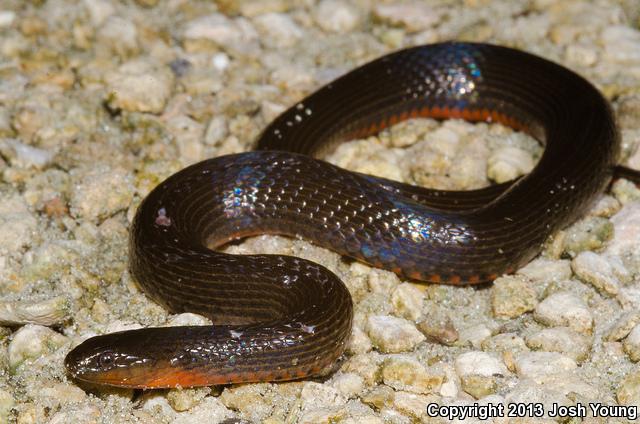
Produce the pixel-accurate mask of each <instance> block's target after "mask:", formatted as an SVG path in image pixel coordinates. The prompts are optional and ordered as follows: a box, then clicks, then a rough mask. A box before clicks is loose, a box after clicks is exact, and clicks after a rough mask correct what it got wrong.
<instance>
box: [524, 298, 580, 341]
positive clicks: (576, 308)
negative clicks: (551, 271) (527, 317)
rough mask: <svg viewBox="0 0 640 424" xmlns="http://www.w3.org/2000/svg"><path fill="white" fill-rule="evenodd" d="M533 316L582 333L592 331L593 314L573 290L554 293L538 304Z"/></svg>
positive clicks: (552, 324) (547, 323) (543, 321)
mask: <svg viewBox="0 0 640 424" xmlns="http://www.w3.org/2000/svg"><path fill="white" fill-rule="evenodd" d="M533 317H534V318H535V320H536V321H538V322H540V323H542V324H545V325H548V326H568V327H569V328H571V329H573V330H575V331H578V332H580V333H586V334H589V333H591V331H592V329H593V316H592V315H591V311H590V310H589V308H588V306H587V305H586V304H585V303H584V301H583V300H582V299H580V298H579V297H578V296H576V295H575V294H573V293H571V292H557V293H553V294H552V295H550V296H549V297H547V298H546V299H544V300H543V301H542V302H540V303H539V304H538V306H536V309H535V312H534V314H533Z"/></svg>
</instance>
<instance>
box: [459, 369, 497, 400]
mask: <svg viewBox="0 0 640 424" xmlns="http://www.w3.org/2000/svg"><path fill="white" fill-rule="evenodd" d="M460 385H461V387H462V390H464V391H465V392H466V393H468V394H470V395H471V396H473V397H474V398H476V399H480V398H482V397H485V396H489V395H492V394H494V393H495V392H496V391H497V390H498V384H497V382H496V379H495V378H494V377H486V376H482V375H473V374H472V375H465V376H464V377H461V378H460Z"/></svg>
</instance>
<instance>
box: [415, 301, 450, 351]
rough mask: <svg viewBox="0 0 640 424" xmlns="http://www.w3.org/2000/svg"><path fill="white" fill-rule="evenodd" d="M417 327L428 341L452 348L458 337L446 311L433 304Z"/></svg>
mask: <svg viewBox="0 0 640 424" xmlns="http://www.w3.org/2000/svg"><path fill="white" fill-rule="evenodd" d="M417 326H418V330H420V331H421V332H422V334H424V335H425V336H427V339H428V340H430V341H433V342H436V343H440V344H443V345H446V346H452V345H453V344H454V343H455V342H456V341H457V340H458V339H459V337H460V335H459V334H458V330H456V328H455V326H454V325H453V322H452V321H451V318H450V317H449V313H448V312H447V310H446V309H445V308H442V307H438V305H437V304H435V303H434V304H432V305H430V307H429V308H427V309H426V310H425V313H424V315H423V317H422V319H421V320H420V321H419V322H418V324H417Z"/></svg>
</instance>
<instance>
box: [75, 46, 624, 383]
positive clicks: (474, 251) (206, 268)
mask: <svg viewBox="0 0 640 424" xmlns="http://www.w3.org/2000/svg"><path fill="white" fill-rule="evenodd" d="M412 117H433V118H438V119H446V118H461V119H465V120H468V121H486V122H500V123H503V124H505V125H507V126H510V127H512V128H515V129H519V130H522V131H525V132H527V133H529V134H531V135H532V136H533V137H535V138H537V139H538V140H539V141H540V142H541V143H544V144H545V145H546V149H545V151H544V154H543V156H542V158H541V159H540V162H539V163H538V165H537V166H536V167H535V169H534V170H533V171H532V172H531V173H530V174H529V175H527V176H526V177H523V178H521V179H519V180H518V181H517V182H515V183H514V184H507V185H504V184H503V185H498V186H493V187H490V188H487V189H482V190H476V191H469V192H443V191H437V190H429V189H423V188H418V187H413V186H410V185H406V184H401V183H397V182H393V181H389V180H385V179H382V178H377V177H373V176H369V175H363V174H357V173H353V172H349V171H346V170H344V169H340V168H338V167H336V166H333V165H330V164H328V163H326V162H324V161H322V160H318V159H314V158H313V157H312V155H313V154H317V153H318V152H319V151H320V150H322V149H323V148H325V147H326V146H327V145H330V144H331V143H333V142H339V141H343V140H346V139H351V138H355V137H363V136H367V135H370V134H374V133H376V132H378V131H380V130H381V129H383V128H385V127H388V126H390V125H392V124H394V123H396V122H400V121H402V120H405V119H408V118H412ZM618 144H619V143H618V136H617V132H616V127H615V125H614V121H613V118H612V114H611V111H610V108H609V105H608V104H607V101H606V100H605V99H604V98H603V97H602V95H601V94H600V93H599V92H598V91H597V90H596V89H595V88H594V87H593V86H592V85H591V84H590V83H589V82H587V81H586V80H584V79H583V78H581V77H579V76H578V75H576V74H575V73H573V72H571V71H569V70H567V69H565V68H563V67H561V66H559V65H557V64H554V63H552V62H549V61H547V60H544V59H542V58H539V57H537V56H533V55H531V54H527V53H524V52H521V51H517V50H512V49H508V48H503V47H498V46H492V45H486V44H468V43H442V44H433V45H427V46H421V47H414V48H409V49H406V50H402V51H399V52H396V53H393V54H390V55H387V56H384V57H382V58H380V59H377V60H375V61H373V62H370V63H368V64H365V65H364V66H362V67H359V68H357V69H355V70H353V71H352V72H349V73H348V74H346V75H344V76H343V77H341V78H339V79H337V80H336V81H334V82H332V83H330V84H328V85H327V86H325V87H323V88H321V89H319V90H318V91H317V92H315V93H314V94H312V95H310V96H309V97H307V98H305V99H303V100H302V101H300V103H298V104H296V105H294V106H293V107H291V108H290V109H289V110H287V111H286V112H284V113H283V114H282V115H281V116H280V117H278V118H277V119H276V120H275V121H274V122H273V123H272V124H271V125H269V126H268V127H267V128H266V129H265V131H264V133H263V134H262V136H261V137H260V139H259V141H258V150H257V151H254V152H247V153H241V154H235V155H228V156H222V157H217V158H214V159H210V160H206V161H203V162H200V163H197V164H195V165H193V166H190V167H188V168H186V169H184V170H182V171H180V172H178V173H176V174H174V175H173V176H171V177H170V178H168V179H167V180H166V181H164V182H162V183H161V184H160V185H159V186H158V187H156V188H155V189H154V190H153V191H152V192H151V193H150V194H149V195H148V197H147V198H146V199H145V200H144V201H143V203H142V204H141V205H140V207H139V209H138V212H137V215H136V217H135V220H134V222H133V226H132V228H131V237H130V257H131V260H130V269H131V272H132V274H133V276H134V277H135V279H136V280H137V281H138V282H139V284H140V286H141V287H142V288H143V290H144V292H145V293H146V294H147V295H148V296H150V297H151V298H153V299H154V300H156V301H157V302H159V303H161V304H162V305H164V306H166V307H167V308H168V309H169V310H170V311H172V312H183V311H191V312H196V313H199V314H203V315H206V316H209V317H211V319H212V320H213V321H214V323H215V325H213V326H203V327H174V328H148V329H141V330H134V331H127V332H120V333H113V334H107V335H103V336H98V337H94V338H91V339H89V340H87V341H85V342H84V343H82V344H81V345H79V346H78V347H76V348H75V349H74V350H73V351H72V352H71V353H70V354H69V355H68V357H67V359H66V364H67V367H68V369H69V370H70V372H71V374H72V375H73V376H74V377H76V378H77V379H79V380H85V381H90V382H94V383H99V384H109V385H116V386H128V387H142V388H157V387H174V386H183V387H186V386H200V385H212V384H224V383H237V382H256V381H279V380H289V379H296V378H302V377H310V376H316V375H320V374H322V373H323V372H326V371H327V369H328V368H329V367H330V366H331V365H332V364H333V363H334V362H335V361H336V359H337V358H338V357H339V356H340V355H341V354H342V352H343V350H344V347H345V344H346V342H347V339H348V336H349V334H350V331H351V322H352V314H353V312H352V302H351V298H350V295H349V292H348V291H347V289H346V287H345V285H344V284H343V283H342V282H341V281H340V280H339V279H338V278H337V277H336V276H335V275H334V274H333V273H331V272H330V271H328V270H327V269H325V268H324V267H322V266H320V265H318V264H315V263H312V262H309V261H307V260H303V259H298V258H294V257H289V256H277V255H251V256H240V255H229V254H224V253H220V252H217V251H215V250H213V249H215V248H216V247H219V246H221V245H223V244H225V243H227V242H228V241H230V240H235V239H237V238H240V237H245V236H248V235H255V234H264V233H269V234H285V235H289V236H294V237H302V238H304V239H307V240H311V241H313V242H314V243H316V244H317V245H320V246H324V247H326V248H329V249H332V250H334V251H336V252H339V253H340V254H342V255H345V256H349V257H351V258H355V259H357V260H359V261H362V262H365V263H368V264H370V265H373V266H375V267H380V268H385V269H389V270H392V271H393V272H395V273H397V274H399V275H400V276H402V277H404V278H410V279H415V280H421V281H427V282H434V283H450V284H474V283H480V282H486V281H491V280H493V279H494V278H496V276H497V275H500V274H502V273H505V272H510V271H512V270H514V269H516V268H518V267H519V266H521V265H523V264H525V263H527V261H529V260H530V259H532V258H533V257H534V256H535V255H536V254H537V253H538V252H539V251H540V249H541V246H542V243H543V242H544V241H545V240H546V239H547V237H548V236H549V235H550V234H552V233H553V232H554V231H556V230H558V229H560V228H562V227H564V226H566V225H567V224H569V223H570V222H572V221H573V220H574V219H576V217H578V216H579V215H580V214H581V213H582V212H583V211H584V210H585V208H586V207H587V206H589V204H590V203H591V202H592V201H593V200H594V198H595V197H596V196H597V195H598V194H599V193H601V192H602V191H603V190H604V189H605V187H606V186H607V184H608V183H609V182H610V179H611V176H612V172H613V169H614V166H615V164H616V160H617V155H618V148H619V147H618Z"/></svg>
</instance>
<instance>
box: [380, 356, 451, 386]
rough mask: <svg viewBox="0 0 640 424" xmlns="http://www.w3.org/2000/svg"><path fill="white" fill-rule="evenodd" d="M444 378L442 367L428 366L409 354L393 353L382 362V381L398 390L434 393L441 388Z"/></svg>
mask: <svg viewBox="0 0 640 424" xmlns="http://www.w3.org/2000/svg"><path fill="white" fill-rule="evenodd" d="M444 378H445V374H444V372H443V370H442V369H438V368H436V367H426V366H424V365H423V364H422V363H420V361H418V360H417V359H415V358H412V357H410V356H407V355H391V356H390V357H389V358H387V359H386V360H385V361H384V363H383V364H382V381H384V384H386V385H387V386H390V387H393V388H394V389H396V390H406V391H409V392H414V393H424V394H427V393H434V392H437V391H438V390H440V386H441V385H442V382H443V381H444Z"/></svg>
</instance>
